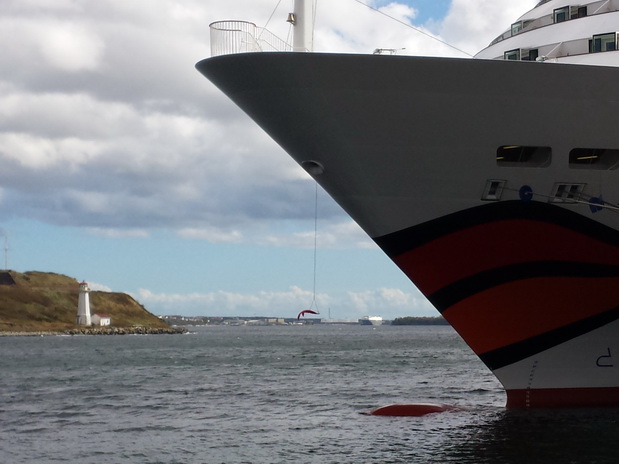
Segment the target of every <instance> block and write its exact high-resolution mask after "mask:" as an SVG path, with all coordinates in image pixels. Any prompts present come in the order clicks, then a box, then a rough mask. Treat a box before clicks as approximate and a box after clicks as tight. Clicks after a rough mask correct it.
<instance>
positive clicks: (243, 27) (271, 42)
mask: <svg viewBox="0 0 619 464" xmlns="http://www.w3.org/2000/svg"><path fill="white" fill-rule="evenodd" d="M209 28H210V30H211V56H219V55H230V54H233V53H251V52H267V51H277V52H289V51H292V46H291V45H290V44H288V43H286V41H284V40H282V39H280V38H279V37H277V36H276V35H275V34H273V33H272V32H270V31H269V30H267V29H264V28H263V27H257V26H256V25H255V24H254V23H250V22H247V21H216V22H214V23H211V24H210V25H209Z"/></svg>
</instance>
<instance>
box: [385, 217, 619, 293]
mask: <svg viewBox="0 0 619 464" xmlns="http://www.w3.org/2000/svg"><path fill="white" fill-rule="evenodd" d="M393 259H394V261H395V263H396V264H397V265H398V266H399V267H400V268H401V269H402V270H403V271H404V272H405V273H406V274H407V275H408V276H409V277H410V278H411V280H413V282H415V285H417V287H418V288H419V289H420V290H421V291H422V292H423V293H424V294H425V295H431V294H433V293H434V292H436V291H438V290H441V289H442V288H444V287H446V286H447V285H450V284H452V283H453V282H457V281H458V280H461V279H464V278H466V277H470V276H472V275H475V274H478V273H480V272H484V271H489V270H492V269H497V268H500V267H504V266H509V265H514V264H520V263H526V262H535V261H572V262H582V263H595V264H609V265H617V264H619V256H618V253H617V247H615V246H612V245H609V244H606V243H603V242H600V241H598V240H595V239H592V238H591V237H588V236H586V235H583V234H580V233H578V232H574V231H572V230H569V229H566V228H564V227H561V226H558V225H555V224H551V223H544V222H540V221H533V220H523V219H517V220H505V221H498V222H494V223H489V224H482V225H478V226H473V227H469V228H467V229H465V230H461V231H458V232H454V233H451V234H449V235H446V236H443V237H440V238H438V239H436V240H433V241H431V242H429V243H427V244H425V245H422V246H420V247H418V248H415V249H414V250H411V251H409V252H406V253H403V254H401V255H399V256H396V257H394V258H393Z"/></svg>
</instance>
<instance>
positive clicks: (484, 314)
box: [443, 277, 619, 354]
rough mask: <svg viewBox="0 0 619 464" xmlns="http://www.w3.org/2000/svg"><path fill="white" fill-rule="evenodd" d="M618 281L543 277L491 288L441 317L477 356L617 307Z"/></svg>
mask: <svg viewBox="0 0 619 464" xmlns="http://www.w3.org/2000/svg"><path fill="white" fill-rule="evenodd" d="M618 301H619V278H617V277H614V278H577V277H544V278H535V279H526V280H519V281H515V282H510V283H506V284H503V285H499V286H496V287H492V288H490V289H488V290H485V291H483V292H481V293H478V294H475V295H473V296H471V297H469V298H466V299H464V300H462V301H460V302H459V303H456V304H455V305H453V306H451V307H450V308H448V309H447V310H446V311H444V312H443V316H444V317H445V319H447V320H448V321H449V323H450V324H451V325H452V326H453V327H454V328H455V329H456V330H457V331H458V332H459V333H460V335H461V336H462V337H463V338H464V339H465V340H466V342H467V343H468V344H469V346H470V347H471V348H472V349H473V351H475V353H477V354H483V353H486V352H488V351H492V350H495V349H498V348H502V347H504V346H507V345H510V344H512V343H515V342H519V341H522V340H526V339H528V338H531V337H533V336H536V335H540V334H544V333H546V332H548V331H551V330H554V329H557V328H560V327H563V326H566V325H568V324H570V323H573V322H578V321H580V320H583V319H585V318H587V317H590V316H594V315H596V314H600V313H602V312H604V311H608V310H609V309H612V308H614V307H616V306H617V302H618Z"/></svg>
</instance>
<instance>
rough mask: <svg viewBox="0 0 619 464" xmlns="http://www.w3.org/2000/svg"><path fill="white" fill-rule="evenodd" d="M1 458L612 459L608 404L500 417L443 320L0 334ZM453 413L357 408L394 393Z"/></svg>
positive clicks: (489, 385)
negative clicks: (414, 414)
mask: <svg viewBox="0 0 619 464" xmlns="http://www.w3.org/2000/svg"><path fill="white" fill-rule="evenodd" d="M0 352H1V353H2V356H1V357H0V373H1V377H0V463H56V462H67V463H209V464H211V463H226V464H228V463H230V464H232V463H480V464H485V463H488V464H499V463H523V464H533V463H616V462H618V460H619V452H618V451H619V422H618V421H619V410H580V411H579V410H567V411H536V412H531V411H509V412H508V411H505V410H504V409H503V408H502V406H503V405H504V403H505V396H504V393H503V391H502V389H501V387H500V385H499V384H498V382H497V381H496V380H495V379H494V377H493V376H492V374H490V373H489V372H488V371H487V370H486V368H485V367H484V366H483V365H482V364H481V362H480V361H479V360H478V359H477V358H476V357H475V356H474V355H473V354H472V353H471V352H470V350H469V349H468V348H467V347H466V346H465V345H464V343H463V342H462V341H461V340H460V338H459V337H458V336H457V335H456V334H455V333H454V332H453V331H452V330H451V328H449V327H390V326H383V327H369V326H286V327H206V328H200V329H195V333H192V334H188V335H154V336H90V337H88V336H81V337H0ZM415 401H430V402H441V403H449V404H455V405H458V406H463V407H466V408H468V409H467V410H465V411H458V412H449V413H442V414H433V415H428V416H425V417H419V418H389V417H376V416H368V415H364V414H361V413H362V412H365V411H367V410H369V409H371V408H374V407H378V406H383V405H387V404H391V403H398V402H415Z"/></svg>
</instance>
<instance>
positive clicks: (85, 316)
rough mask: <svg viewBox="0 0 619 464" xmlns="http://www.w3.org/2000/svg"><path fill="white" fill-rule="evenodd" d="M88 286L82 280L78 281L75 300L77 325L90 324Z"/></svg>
mask: <svg viewBox="0 0 619 464" xmlns="http://www.w3.org/2000/svg"><path fill="white" fill-rule="evenodd" d="M88 292H90V288H88V283H87V282H85V281H82V282H81V283H80V294H79V298H78V300H77V319H76V321H75V323H76V324H77V325H90V324H91V322H90V298H89V296H88Z"/></svg>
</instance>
